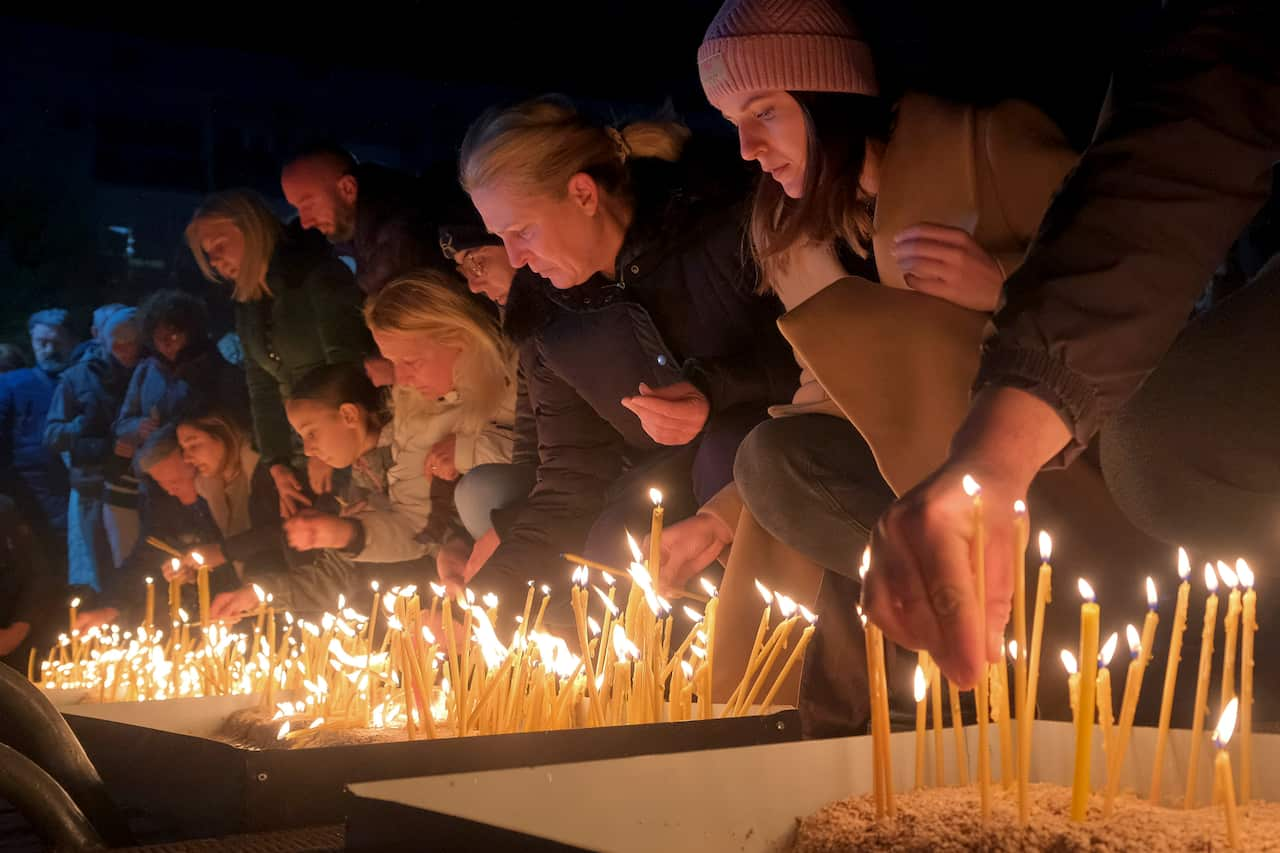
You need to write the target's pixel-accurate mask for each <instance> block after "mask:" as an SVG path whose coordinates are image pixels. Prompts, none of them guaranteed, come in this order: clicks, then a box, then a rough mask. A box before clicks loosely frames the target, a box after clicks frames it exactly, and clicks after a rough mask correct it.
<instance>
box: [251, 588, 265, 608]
mask: <svg viewBox="0 0 1280 853" xmlns="http://www.w3.org/2000/svg"><path fill="white" fill-rule="evenodd" d="M253 594H254V595H256V596H257V597H258V603H259V604H265V603H266V601H267V593H266V592H265V591H264V590H263V589H262V587H260V586H258V585H257V584H256V583H255V584H254V585H253Z"/></svg>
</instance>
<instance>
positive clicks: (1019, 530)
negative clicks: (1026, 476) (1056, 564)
mask: <svg viewBox="0 0 1280 853" xmlns="http://www.w3.org/2000/svg"><path fill="white" fill-rule="evenodd" d="M1030 535H1031V527H1030V524H1029V522H1028V519H1027V505H1026V503H1024V502H1023V501H1020V500H1019V501H1014V503H1013V640H1012V642H1011V643H1010V644H1009V645H1010V648H1012V649H1014V650H1015V651H1014V654H1013V707H1014V711H1015V712H1016V714H1017V725H1018V727H1019V732H1018V745H1017V754H1016V757H1015V760H1016V762H1017V764H1016V767H1015V773H1014V776H1015V778H1016V780H1017V786H1018V820H1019V822H1020V823H1025V822H1026V818H1025V817H1024V816H1023V815H1024V814H1025V813H1026V812H1027V809H1028V805H1027V804H1028V799H1027V796H1028V793H1029V789H1028V786H1027V785H1026V784H1023V776H1022V752H1023V746H1024V737H1023V735H1022V731H1021V727H1022V721H1023V719H1024V718H1025V717H1026V716H1027V540H1028V539H1029V538H1030ZM1007 678H1008V676H1006V680H1007ZM1001 736H1002V737H1003V730H1002V734H1001ZM1000 748H1001V751H1002V754H1001V758H1002V759H1003V750H1004V744H1003V743H1002V744H1001V747H1000Z"/></svg>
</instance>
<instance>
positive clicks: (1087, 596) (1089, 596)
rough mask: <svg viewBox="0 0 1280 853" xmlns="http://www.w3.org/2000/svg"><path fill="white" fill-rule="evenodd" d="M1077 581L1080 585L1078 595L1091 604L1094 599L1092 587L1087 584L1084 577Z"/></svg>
mask: <svg viewBox="0 0 1280 853" xmlns="http://www.w3.org/2000/svg"><path fill="white" fill-rule="evenodd" d="M1077 583H1078V585H1079V587H1080V597H1081V598H1083V599H1084V600H1085V601H1087V602H1089V603H1090V604H1092V603H1093V601H1094V595H1093V587H1091V586H1089V582H1088V581H1087V580H1085V579H1084V578H1080V580H1079V581H1078V582H1077Z"/></svg>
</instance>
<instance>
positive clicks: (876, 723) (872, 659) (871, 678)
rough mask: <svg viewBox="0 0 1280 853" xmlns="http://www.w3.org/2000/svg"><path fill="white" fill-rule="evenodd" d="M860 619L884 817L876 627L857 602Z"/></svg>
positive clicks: (875, 788) (874, 773) (876, 789)
mask: <svg viewBox="0 0 1280 853" xmlns="http://www.w3.org/2000/svg"><path fill="white" fill-rule="evenodd" d="M863 567H864V570H863V572H862V576H863V577H866V574H867V573H866V571H865V567H866V561H865V560H864V561H863ZM854 608H855V609H856V610H857V612H858V619H859V620H861V622H862V635H863V636H862V643H863V649H864V651H865V652H866V656H867V701H868V703H869V704H870V706H871V790H872V792H873V794H874V797H875V803H876V817H877V818H880V817H884V813H885V790H884V773H883V770H882V768H881V767H880V703H879V702H877V701H876V676H875V671H876V655H875V651H874V650H873V649H872V633H873V632H874V630H875V629H874V628H873V627H872V626H871V625H870V624H869V623H868V622H867V614H866V613H864V612H863V610H862V605H860V604H855V605H854Z"/></svg>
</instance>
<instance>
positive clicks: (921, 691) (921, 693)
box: [915, 664, 929, 702]
mask: <svg viewBox="0 0 1280 853" xmlns="http://www.w3.org/2000/svg"><path fill="white" fill-rule="evenodd" d="M915 689H916V701H917V702H923V701H924V698H925V696H927V695H928V693H929V681H928V679H926V678H925V677H924V669H923V668H922V667H921V666H920V665H919V664H916V681H915Z"/></svg>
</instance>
